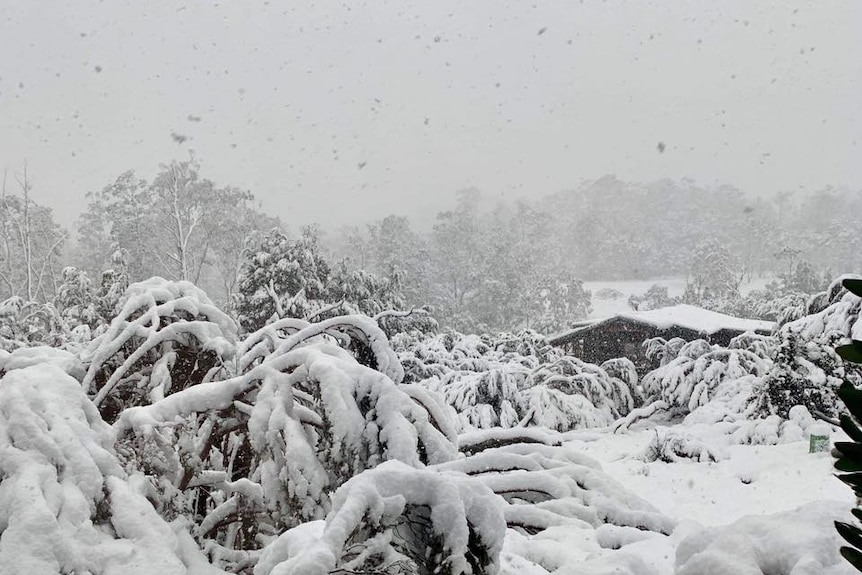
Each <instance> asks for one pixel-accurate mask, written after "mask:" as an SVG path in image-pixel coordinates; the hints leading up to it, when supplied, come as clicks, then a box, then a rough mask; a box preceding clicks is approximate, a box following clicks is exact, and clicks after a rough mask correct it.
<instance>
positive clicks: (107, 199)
mask: <svg viewBox="0 0 862 575" xmlns="http://www.w3.org/2000/svg"><path fill="white" fill-rule="evenodd" d="M37 198H38V193H35V192H34V190H33V189H32V186H31V183H30V180H29V176H28V174H27V173H26V171H20V172H16V173H14V174H12V173H8V174H7V177H6V178H4V185H3V193H2V200H0V234H2V235H0V243H2V245H0V296H2V298H4V299H6V298H10V297H20V298H22V299H23V300H26V301H40V302H53V303H57V302H58V298H60V299H62V298H63V297H67V296H68V291H69V289H70V288H69V284H70V282H72V283H75V282H84V283H86V284H87V285H89V286H91V287H90V288H89V289H93V290H96V291H98V289H100V285H101V289H103V291H104V290H106V289H109V288H107V287H105V285H103V284H105V282H106V281H108V282H110V281H114V280H116V278H117V277H122V278H124V279H123V281H132V282H134V281H138V280H141V279H145V278H148V277H151V276H162V277H165V278H167V279H173V280H188V281H191V282H193V283H195V284H196V285H198V286H200V287H202V288H203V289H204V290H206V291H207V292H208V293H209V294H210V295H211V296H212V297H213V298H214V299H215V300H216V301H218V302H220V303H222V304H225V305H228V304H229V305H228V307H230V308H231V309H233V310H237V309H239V308H240V307H242V306H243V305H245V306H246V307H247V306H248V305H251V304H250V303H249V302H252V301H255V302H258V303H260V302H263V301H264V300H267V298H268V297H269V296H272V297H271V298H270V299H272V302H276V301H280V300H279V298H282V299H283V298H287V299H290V298H293V299H292V300H290V301H293V302H294V303H295V302H296V301H298V300H297V299H296V298H297V295H299V296H301V298H304V299H305V300H309V301H311V300H314V301H319V302H320V305H324V304H325V303H326V300H327V299H332V298H333V297H339V298H341V299H345V298H346V299H350V297H355V298H360V299H361V298H363V297H366V296H367V297H371V296H370V295H367V294H366V295H365V296H364V295H356V294H358V293H360V292H362V290H365V291H364V292H362V293H365V292H368V293H369V294H370V293H371V292H375V293H377V296H380V294H381V293H383V292H386V294H388V295H386V296H385V297H384V296H380V297H383V299H384V300H385V299H386V298H387V297H388V298H390V299H391V301H392V302H393V303H395V304H397V307H404V308H408V307H413V306H417V307H418V306H428V308H429V309H430V310H431V311H432V313H433V316H434V317H435V318H436V319H437V320H438V321H439V322H440V324H441V325H443V326H448V327H453V328H456V329H460V330H466V331H495V330H506V329H508V330H514V329H520V328H524V327H528V328H533V329H537V330H539V331H543V332H549V331H553V330H555V329H560V328H565V327H566V325H567V324H570V323H571V321H573V320H574V319H577V318H580V317H584V316H585V315H586V314H587V313H588V311H589V306H590V294H588V293H586V292H585V291H584V290H583V288H582V283H581V282H583V281H590V280H615V279H651V278H662V277H686V278H688V280H689V289H688V290H687V295H686V299H687V301H693V302H694V303H699V304H702V305H706V307H712V308H714V309H716V308H720V309H721V310H722V311H728V312H734V311H735V312H736V313H746V314H747V315H758V314H755V313H754V312H752V311H751V309H749V308H746V307H745V306H743V308H742V309H740V306H739V305H737V304H732V303H728V301H736V300H737V299H738V298H739V297H740V296H739V294H738V287H739V285H740V284H741V283H742V282H743V281H745V280H747V279H752V278H756V277H764V276H770V277H782V276H783V277H784V278H785V280H784V286H783V288H782V290H783V291H784V292H785V293H784V295H787V293H790V292H793V293H803V294H804V293H813V292H814V291H817V290H819V289H822V287H823V284H824V283H825V282H826V281H828V279H829V278H832V277H834V276H835V275H837V274H840V273H844V272H858V271H859V270H860V269H862V229H860V226H859V225H858V215H859V214H862V191H860V190H842V189H832V188H827V189H824V190H820V191H817V192H813V193H811V192H808V193H803V192H793V193H790V192H788V193H780V194H776V195H771V196H766V195H762V194H758V195H747V194H745V193H743V192H741V191H740V190H737V189H735V188H733V187H730V186H719V187H705V186H702V185H699V184H697V183H695V182H693V181H690V180H682V181H670V180H662V181H658V182H652V183H633V182H625V181H622V180H619V179H617V178H615V177H613V176H605V177H602V178H600V179H598V180H595V181H590V182H586V183H584V184H583V185H581V186H579V187H577V188H574V189H571V190H566V191H561V192H559V193H555V194H552V195H550V196H547V197H544V198H542V199H539V200H530V201H527V200H522V201H514V202H497V201H495V199H494V195H493V193H492V191H481V192H480V191H478V190H464V191H461V192H459V193H458V195H457V200H456V202H455V204H454V205H452V206H451V208H450V209H448V210H445V211H441V212H439V213H438V214H437V215H436V220H435V224H434V226H433V229H432V230H430V231H420V230H419V229H418V228H417V227H416V226H414V225H412V224H411V222H410V221H409V220H408V219H407V218H405V217H403V216H399V215H394V214H381V217H380V219H378V220H376V221H374V222H371V223H367V224H366V223H357V224H356V225H353V226H347V227H342V228H339V229H329V230H324V229H322V228H321V227H319V226H316V225H303V223H302V222H295V221H292V220H291V219H290V217H289V216H290V215H289V214H279V216H280V217H278V216H274V215H272V214H270V213H267V212H266V211H265V210H264V209H263V208H262V207H261V205H260V204H259V202H258V201H257V200H256V199H255V197H254V195H253V193H251V192H249V191H245V190H240V189H238V188H235V187H232V186H229V185H223V184H217V183H215V182H212V181H210V180H208V179H206V178H204V177H203V176H202V175H201V174H199V170H198V166H197V165H196V164H194V163H192V162H173V163H170V164H167V165H164V166H162V167H161V171H160V172H159V174H158V175H157V176H156V177H155V178H154V179H153V180H152V181H146V180H143V179H141V178H139V177H137V176H136V175H135V174H134V173H133V172H125V173H123V174H121V175H119V176H118V177H117V178H116V180H115V181H113V182H107V183H106V185H105V187H104V188H102V189H101V190H94V191H92V192H91V193H90V194H89V195H88V205H87V208H86V209H85V211H84V213H83V214H82V215H81V217H80V218H79V220H78V223H77V225H76V227H75V229H74V230H65V229H63V228H61V227H60V226H59V225H57V224H56V222H55V220H54V218H53V214H52V213H51V211H50V210H49V209H46V208H44V207H42V206H40V205H39V204H38V202H37V201H36V199H37ZM267 250H268V251H267ZM264 252H266V253H264ZM267 254H268V255H267ZM273 262H279V263H278V265H279V266H281V268H284V269H281V268H280V269H281V272H283V273H285V274H291V273H292V274H294V275H295V277H294V280H295V281H293V280H291V281H286V282H282V283H281V284H279V285H281V287H280V288H279V289H280V290H281V291H282V292H284V293H275V292H278V291H279V289H276V287H277V285H276V284H277V283H278V282H276V283H271V284H267V283H265V282H264V283H260V282H257V283H255V281H252V279H251V278H252V276H255V274H256V273H257V272H258V271H260V269H262V268H265V267H266V266H267V265H273ZM106 271H108V272H109V274H108V276H107V277H108V279H106V277H105V272H106ZM267 273H269V272H267ZM258 276H260V274H259V273H258ZM312 276H313V277H312ZM260 277H262V276H260ZM273 277H274V276H273ZM792 277H795V278H796V279H792ZM111 278H113V279H111ZM350 282H354V284H356V282H359V284H362V286H363V287H362V290H358V288H355V286H354V285H353V284H350ZM363 282H364V283H363ZM793 282H796V283H797V284H799V285H790V284H791V283H793ZM348 284H350V285H348ZM359 284H356V285H359ZM64 285H65V288H64V287H63V286H64ZM351 286H353V287H351ZM368 286H371V287H368ZM64 290H65V291H64ZM243 290H245V292H248V291H249V290H256V292H257V296H255V297H256V298H257V299H255V298H253V297H252V295H253V294H251V293H243ZM291 290H293V291H294V292H296V293H289V292H290V291H291ZM357 290H358V291H357ZM299 291H301V292H302V293H301V294H299V293H298V292H299ZM270 292H273V293H270ZM333 294H336V295H333ZM338 294H340V295H338ZM351 294H353V295H351ZM377 296H375V297H377ZM652 296H655V297H656V298H658V300H659V301H658V302H657V303H658V304H661V303H663V301H661V300H662V298H665V297H666V294H661V293H653V294H652ZM287 299H285V300H284V301H287ZM378 299H379V298H378ZM243 302H244V303H243ZM281 303H284V302H281ZM330 303H331V302H330ZM664 303H672V302H664ZM255 305H257V304H255ZM261 305H264V304H261ZM266 305H270V304H266ZM272 305H275V304H274V303H273V304H272ZM279 305H281V304H279ZM632 305H633V306H636V305H637V302H633V304H632ZM306 307H307V306H306ZM313 307H314V306H311V308H309V309H312V308H313ZM749 307H750V306H749ZM267 313H268V312H267ZM261 314H264V315H265V312H261ZM760 315H762V314H760Z"/></svg>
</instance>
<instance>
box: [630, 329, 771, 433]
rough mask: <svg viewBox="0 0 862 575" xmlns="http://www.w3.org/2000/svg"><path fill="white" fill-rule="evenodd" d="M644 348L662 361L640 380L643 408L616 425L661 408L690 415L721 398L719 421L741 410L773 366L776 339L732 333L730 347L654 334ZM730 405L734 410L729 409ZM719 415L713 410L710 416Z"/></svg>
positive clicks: (737, 413) (751, 334)
mask: <svg viewBox="0 0 862 575" xmlns="http://www.w3.org/2000/svg"><path fill="white" fill-rule="evenodd" d="M644 347H645V348H646V352H647V357H649V358H650V359H651V360H653V361H658V362H659V367H657V368H656V369H654V370H652V371H651V372H649V373H647V374H646V375H645V376H644V378H643V380H642V381H641V387H642V391H643V394H644V396H645V398H646V399H645V400H644V407H641V408H638V409H633V410H631V411H630V413H629V414H628V415H626V416H625V417H624V418H623V419H621V420H620V421H618V422H617V423H616V424H615V428H616V429H617V430H623V429H626V428H628V427H629V426H630V425H631V424H632V423H634V422H635V421H637V420H639V419H644V418H648V417H651V416H653V415H654V414H656V413H658V412H666V411H670V412H671V413H672V414H675V415H687V414H691V413H694V412H696V411H698V410H699V409H703V408H705V406H707V405H708V404H711V402H713V401H714V400H716V399H720V400H721V407H720V408H718V409H711V410H710V412H718V413H719V415H718V420H720V419H723V418H726V417H727V416H728V415H730V416H731V417H734V416H735V415H739V414H741V413H742V412H743V411H745V410H746V408H747V401H748V399H749V395H750V392H751V388H752V385H753V384H754V383H755V382H756V381H758V380H759V379H760V378H762V377H763V376H764V375H766V373H767V372H768V371H769V369H770V367H771V366H772V360H771V359H770V354H771V353H772V349H773V347H774V342H773V340H772V339H771V337H769V336H761V335H757V334H753V333H745V334H742V335H739V336H737V337H735V338H733V339H732V340H731V341H730V344H729V345H728V347H726V348H724V347H721V346H718V345H711V344H710V343H709V342H706V341H704V340H695V341H691V342H685V341H683V340H682V339H679V338H674V339H671V340H669V341H665V340H664V339H662V338H653V339H650V340H647V341H646V342H644ZM731 407H732V408H733V411H734V413H733V414H729V413H728V408H731ZM714 415H715V414H714V413H710V415H707V418H710V417H713V416H714ZM698 417H699V418H702V415H698Z"/></svg>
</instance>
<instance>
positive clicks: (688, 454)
mask: <svg viewBox="0 0 862 575" xmlns="http://www.w3.org/2000/svg"><path fill="white" fill-rule="evenodd" d="M641 459H643V460H644V461H646V462H650V461H664V462H665V463H674V462H677V461H684V460H686V459H694V460H696V461H700V462H715V461H720V460H721V459H724V454H722V453H720V452H719V451H718V450H715V449H713V448H712V447H710V446H708V445H706V444H705V443H704V442H703V441H701V440H699V439H698V438H696V437H693V436H691V435H689V434H686V433H683V432H679V431H674V430H671V429H667V430H664V431H662V432H659V430H658V429H656V431H655V437H654V438H653V440H652V441H651V442H650V444H649V445H648V446H647V448H646V449H645V450H644V452H643V453H642V454H641Z"/></svg>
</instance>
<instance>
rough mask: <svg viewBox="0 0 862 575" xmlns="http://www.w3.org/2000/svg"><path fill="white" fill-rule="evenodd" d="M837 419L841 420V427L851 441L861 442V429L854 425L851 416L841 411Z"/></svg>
mask: <svg viewBox="0 0 862 575" xmlns="http://www.w3.org/2000/svg"><path fill="white" fill-rule="evenodd" d="M838 419H839V421H840V422H841V429H843V430H844V433H846V434H847V435H848V436H849V437H850V439H852V440H853V441H855V442H857V443H862V429H859V426H858V425H856V422H855V421H854V420H853V418H852V417H850V416H849V415H847V414H846V413H842V414H841V416H840V417H839V418H838Z"/></svg>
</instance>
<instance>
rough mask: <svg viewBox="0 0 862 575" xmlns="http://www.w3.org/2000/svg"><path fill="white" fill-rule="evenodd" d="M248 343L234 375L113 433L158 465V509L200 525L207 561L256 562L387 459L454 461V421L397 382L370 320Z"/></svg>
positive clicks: (300, 326)
mask: <svg viewBox="0 0 862 575" xmlns="http://www.w3.org/2000/svg"><path fill="white" fill-rule="evenodd" d="M280 330H281V331H280ZM249 339H250V341H247V342H244V343H243V344H241V345H240V346H239V350H240V352H241V353H240V356H239V357H238V359H237V363H236V366H237V369H238V370H239V371H238V373H237V375H235V376H234V377H230V378H227V379H221V380H218V381H210V382H204V383H201V384H199V385H196V386H194V387H188V388H186V389H184V390H182V391H178V392H177V393H174V394H172V395H168V396H166V397H164V398H163V399H161V400H159V401H156V402H154V403H152V404H150V405H146V406H140V407H133V408H127V409H126V410H125V411H124V412H123V413H122V414H121V416H120V419H119V420H118V422H117V424H116V425H115V427H116V428H117V429H118V431H119V432H120V440H121V443H122V444H123V445H124V446H125V447H127V449H128V451H129V452H130V456H129V457H130V459H132V460H135V461H153V460H154V459H155V460H156V461H157V462H160V463H159V465H158V466H157V467H152V469H151V471H152V472H151V473H150V477H151V481H152V482H153V484H155V485H157V486H158V487H159V488H160V489H161V491H162V492H163V493H164V494H165V495H166V497H167V498H168V499H170V501H169V502H167V503H166V504H165V506H164V509H165V512H171V511H172V510H175V511H176V512H177V513H180V514H189V513H194V514H196V515H198V516H201V517H203V519H202V520H201V523H200V527H199V532H198V535H199V537H201V538H202V539H203V540H204V541H205V547H206V548H207V550H208V552H209V553H210V556H211V557H212V558H213V559H214V560H216V561H218V562H220V563H223V564H225V565H231V566H232V568H240V567H242V566H243V565H250V564H253V563H254V562H255V561H256V559H257V557H258V556H259V553H260V551H259V550H260V548H261V545H260V541H261V540H263V541H267V540H269V539H271V538H273V537H275V536H277V535H278V534H279V533H281V532H283V531H284V530H285V529H288V528H292V527H295V526H297V525H299V524H301V523H304V522H306V521H309V520H316V519H322V518H323V517H324V516H325V515H326V513H327V512H328V511H329V510H330V509H331V500H330V494H331V493H332V492H333V491H334V490H336V489H337V488H338V487H339V486H341V485H342V484H344V483H345V482H346V481H348V480H349V479H350V478H351V477H354V476H357V475H360V474H361V473H362V472H363V471H366V470H369V469H373V468H375V467H376V466H377V465H379V464H380V463H382V462H384V461H387V460H398V461H401V462H403V463H405V464H407V465H409V466H411V467H416V468H421V467H423V466H426V465H432V464H435V463H440V462H443V461H448V460H450V459H453V458H455V457H456V455H457V448H456V446H455V445H456V444H455V432H454V427H453V425H452V424H451V422H450V421H449V417H450V414H449V412H448V411H446V410H445V408H444V406H443V405H442V404H440V403H438V402H436V401H435V399H434V397H433V396H431V395H430V394H428V392H427V391H425V390H422V389H417V388H414V387H413V386H409V385H401V386H399V385H398V384H397V383H396V382H397V381H400V380H401V378H402V376H403V371H402V370H401V366H400V364H399V363H398V361H397V357H396V356H395V354H394V352H392V350H391V349H390V348H389V346H388V343H387V341H386V337H385V335H384V334H383V332H382V331H381V330H380V328H379V327H378V326H377V324H376V323H375V322H374V320H372V319H371V318H368V317H361V316H345V317H339V318H333V319H330V320H325V321H323V322H320V323H317V324H306V323H305V322H302V321H301V320H290V321H287V320H282V321H280V322H277V323H276V324H272V327H271V328H269V329H267V328H264V330H261V331H259V332H256V333H255V334H252V336H250V338H249ZM351 342H354V343H359V344H361V345H362V350H364V351H361V350H357V349H356V348H355V347H354V346H352V345H351ZM339 344H340V345H342V346H344V347H340V346H339ZM351 349H353V351H350V350H351ZM359 361H363V362H365V363H366V365H363V364H361V363H359ZM165 450H167V451H165ZM158 453H166V454H165V455H163V456H161V457H155V458H154V456H153V454H158ZM165 478H167V481H168V484H167V485H166V484H165Z"/></svg>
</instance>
